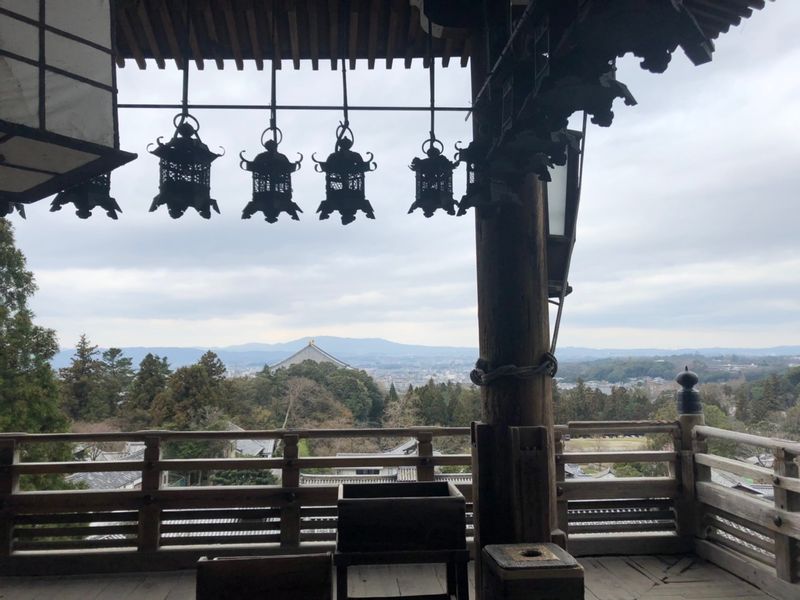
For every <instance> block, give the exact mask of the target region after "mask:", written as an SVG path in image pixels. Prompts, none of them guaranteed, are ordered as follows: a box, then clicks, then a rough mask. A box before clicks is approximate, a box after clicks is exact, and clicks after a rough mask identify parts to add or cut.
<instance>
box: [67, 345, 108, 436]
mask: <svg viewBox="0 0 800 600" xmlns="http://www.w3.org/2000/svg"><path fill="white" fill-rule="evenodd" d="M99 355H100V351H99V350H98V349H97V346H92V345H91V344H90V343H89V340H88V338H87V337H86V334H81V337H80V340H78V345H77V346H76V348H75V354H74V355H73V357H72V361H71V363H70V366H68V367H65V368H63V369H61V370H60V371H59V375H60V376H61V397H62V405H63V406H64V410H66V412H67V414H68V415H69V416H70V417H72V418H73V419H76V420H81V421H102V420H103V419H106V418H108V417H109V416H111V411H110V409H109V405H108V402H106V401H104V400H103V390H102V372H103V366H102V363H101V362H100V360H99V359H98V358H97V357H98V356H99Z"/></svg>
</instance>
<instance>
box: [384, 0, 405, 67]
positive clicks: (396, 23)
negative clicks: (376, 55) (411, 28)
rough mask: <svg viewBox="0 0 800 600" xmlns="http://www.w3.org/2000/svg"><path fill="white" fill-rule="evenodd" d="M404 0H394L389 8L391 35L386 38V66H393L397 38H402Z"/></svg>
mask: <svg viewBox="0 0 800 600" xmlns="http://www.w3.org/2000/svg"><path fill="white" fill-rule="evenodd" d="M403 5H404V0H392V4H391V6H390V8H389V37H388V38H387V40H386V68H387V69H391V68H392V62H394V57H395V50H396V48H397V40H398V39H400V31H401V27H402V26H403V25H402V21H403V18H402V12H401V11H402V10H403Z"/></svg>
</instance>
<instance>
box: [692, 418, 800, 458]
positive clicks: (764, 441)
mask: <svg viewBox="0 0 800 600" xmlns="http://www.w3.org/2000/svg"><path fill="white" fill-rule="evenodd" d="M693 434H694V436H695V437H698V438H707V439H714V440H724V441H728V442H735V443H737V444H745V445H747V446H757V447H759V448H767V449H769V450H785V451H787V452H790V453H792V454H800V442H793V441H791V440H783V439H780V438H768V437H764V436H761V435H753V434H752V433H743V432H741V431H731V430H729V429H719V428H718V427H709V426H708V425H699V426H697V427H695V428H694V431H693Z"/></svg>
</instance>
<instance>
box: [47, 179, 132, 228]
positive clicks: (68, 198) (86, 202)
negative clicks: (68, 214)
mask: <svg viewBox="0 0 800 600" xmlns="http://www.w3.org/2000/svg"><path fill="white" fill-rule="evenodd" d="M65 204H74V205H75V208H76V209H77V210H76V211H75V214H76V215H78V217H80V218H81V219H88V218H89V217H91V216H92V210H93V209H95V208H102V209H103V210H104V211H106V215H108V216H109V217H110V218H112V219H114V220H116V219H117V213H118V212H122V209H121V208H120V207H119V204H117V201H116V200H114V198H112V197H111V175H110V174H109V173H103V174H101V175H98V176H97V177H92V178H91V179H87V180H86V181H84V182H82V183H79V184H78V185H74V186H72V187H70V188H67V189H66V190H63V191H61V192H59V193H58V195H57V196H56V197H55V199H53V202H52V203H51V204H50V212H55V211H57V210H61V208H62V207H63V206H64V205H65Z"/></svg>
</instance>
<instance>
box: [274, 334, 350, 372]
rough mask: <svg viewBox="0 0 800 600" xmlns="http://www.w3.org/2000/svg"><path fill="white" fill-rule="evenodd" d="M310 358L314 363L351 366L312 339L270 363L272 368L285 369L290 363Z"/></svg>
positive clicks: (293, 363) (295, 363) (298, 362)
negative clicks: (283, 357) (286, 355)
mask: <svg viewBox="0 0 800 600" xmlns="http://www.w3.org/2000/svg"><path fill="white" fill-rule="evenodd" d="M306 360H310V361H313V362H316V363H331V364H334V365H336V366H337V367H342V368H344V369H349V368H351V367H350V365H348V364H347V363H346V362H342V361H341V360H339V359H338V358H336V357H335V356H331V355H330V354H328V353H327V352H325V351H324V350H323V349H321V348H320V347H319V346H317V345H316V344H315V343H314V340H313V339H312V340H309V341H308V346H306V347H305V348H303V349H301V350H299V351H298V352H295V353H294V354H292V355H291V356H290V357H289V358H287V359H284V360H282V361H281V362H279V363H277V364H274V365H272V369H273V370H277V369H286V368H288V367H291V366H292V365H299V364H300V363H302V362H304V361H306Z"/></svg>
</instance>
